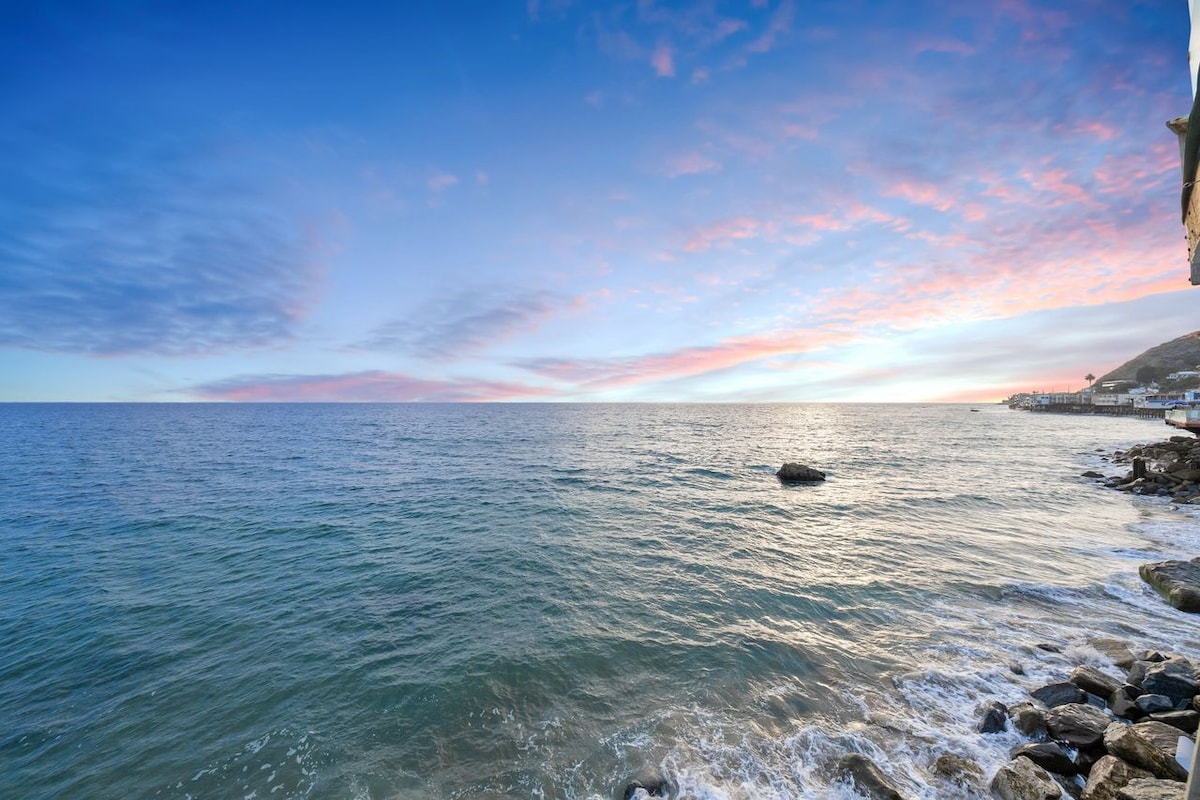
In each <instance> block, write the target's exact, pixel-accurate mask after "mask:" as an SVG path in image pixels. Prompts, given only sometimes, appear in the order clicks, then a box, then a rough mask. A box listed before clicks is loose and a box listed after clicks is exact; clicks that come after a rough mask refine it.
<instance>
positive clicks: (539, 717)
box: [0, 405, 1200, 798]
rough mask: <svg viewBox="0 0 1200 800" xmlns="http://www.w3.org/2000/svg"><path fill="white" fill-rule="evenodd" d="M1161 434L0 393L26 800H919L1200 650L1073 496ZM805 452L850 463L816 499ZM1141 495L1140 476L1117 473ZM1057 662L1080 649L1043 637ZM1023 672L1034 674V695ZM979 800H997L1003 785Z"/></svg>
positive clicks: (904, 417) (1184, 549)
mask: <svg viewBox="0 0 1200 800" xmlns="http://www.w3.org/2000/svg"><path fill="white" fill-rule="evenodd" d="M1167 432H1168V431H1167V430H1166V429H1165V428H1164V427H1163V426H1162V425H1161V424H1160V423H1153V422H1148V421H1143V420H1128V419H1103V418H1094V419H1093V418H1086V419H1085V418H1075V417H1066V416H1050V415H1033V414H1024V413H1020V412H1013V411H1009V410H1008V409H1005V408H1001V407H997V406H985V407H981V410H980V412H979V413H972V412H970V411H969V409H968V408H967V407H965V406H936V405H935V406H884V407H878V406H854V405H745V406H743V405H701V406H695V405H680V406H673V405H645V406H642V405H612V406H609V405H6V406H0V445H2V447H0V532H2V533H3V541H4V547H3V548H2V549H0V641H2V642H3V643H4V647H3V649H2V650H0V737H2V738H0V767H2V770H0V796H4V797H31V798H32V797H47V798H50V797H79V798H90V797H97V798H101V797H121V798H138V797H146V798H151V797H162V798H173V797H196V798H200V797H214V798H224V797H238V798H243V797H257V798H268V797H293V798H294V797H312V798H341V797H363V798H410V797H411V798H443V797H444V798H449V797H546V798H550V797H553V798H610V797H614V796H618V797H619V796H620V793H621V791H622V789H623V787H624V785H625V783H626V782H627V781H628V780H629V778H630V777H632V776H634V775H636V774H638V773H639V772H640V771H642V770H645V769H647V768H654V769H657V770H658V771H660V772H662V773H664V774H666V775H667V776H668V777H669V778H670V779H671V780H672V782H673V784H674V785H675V787H676V796H679V797H705V798H743V797H745V798H750V797H767V798H776V797H777V798H795V797H814V798H823V797H841V796H849V795H846V794H845V789H844V787H841V786H840V785H839V784H837V783H836V781H835V779H834V775H833V766H834V764H836V761H837V759H838V758H839V757H840V756H841V755H842V754H844V753H845V752H848V751H851V750H854V751H860V752H865V753H867V754H868V755H870V756H871V757H873V758H875V759H876V760H877V761H879V762H880V763H881V765H883V766H884V767H885V771H887V772H888V773H889V774H890V775H891V776H892V777H893V778H894V779H895V780H896V781H897V782H898V783H900V784H901V786H902V787H903V788H904V789H905V791H906V792H908V793H909V794H911V795H912V796H913V797H929V798H933V797H961V796H963V793H962V790H961V789H951V788H950V787H949V786H948V785H947V784H944V783H940V782H939V780H940V779H939V778H937V777H935V776H934V775H933V774H932V773H931V771H930V765H931V764H932V761H933V759H934V758H936V756H937V755H939V754H940V753H943V752H956V753H959V754H962V755H966V756H969V757H971V758H974V759H975V760H977V761H978V762H980V763H981V765H983V767H984V770H985V773H987V775H988V776H989V777H990V772H991V771H994V769H995V768H996V767H997V766H999V764H1000V763H1002V762H1003V761H1004V760H1006V754H1007V749H1008V748H1009V747H1010V746H1012V744H1014V743H1015V742H1016V739H1014V738H1010V737H1009V735H1008V734H1005V735H1001V736H993V737H984V736H980V735H978V734H975V733H973V725H974V722H975V719H976V713H977V707H978V706H979V705H980V704H981V703H982V702H985V701H986V700H989V699H992V698H999V699H1002V700H1012V699H1017V698H1019V697H1020V696H1022V695H1023V693H1024V692H1026V691H1027V690H1028V689H1029V688H1033V687H1035V686H1036V685H1040V684H1039V681H1044V680H1051V679H1053V680H1060V679H1063V678H1065V676H1066V674H1067V673H1068V672H1069V670H1070V668H1071V666H1073V665H1074V664H1075V663H1078V662H1079V661H1087V660H1092V661H1095V663H1097V664H1102V663H1103V662H1102V661H1100V660H1099V656H1098V655H1097V654H1095V652H1094V651H1092V650H1091V648H1090V647H1089V646H1088V645H1087V640H1088V639H1089V638H1091V637H1094V636H1099V635H1116V636H1120V637H1122V638H1124V639H1126V640H1127V641H1129V642H1130V643H1131V644H1133V645H1134V646H1159V647H1164V648H1170V647H1173V648H1177V649H1180V650H1182V651H1184V652H1188V653H1191V654H1193V655H1195V654H1197V653H1198V652H1200V649H1198V648H1200V624H1198V623H1197V622H1196V621H1194V620H1193V619H1191V618H1189V617H1187V616H1186V615H1182V614H1179V613H1178V612H1174V611H1173V610H1171V609H1169V608H1167V607H1165V606H1164V605H1163V604H1162V603H1161V602H1159V601H1158V600H1157V598H1155V597H1154V596H1153V595H1152V594H1151V593H1150V592H1149V591H1148V590H1147V589H1145V588H1144V587H1143V586H1142V585H1141V584H1140V582H1139V581H1138V580H1137V577H1136V568H1137V565H1138V564H1139V563H1141V562H1142V561H1145V560H1151V559H1154V558H1160V557H1167V556H1179V555H1189V556H1190V555H1194V554H1195V550H1196V549H1197V547H1200V524H1198V522H1197V519H1196V518H1195V517H1193V516H1188V515H1187V514H1186V513H1185V511H1183V510H1175V509H1172V508H1171V507H1169V506H1168V505H1167V504H1166V503H1165V502H1164V501H1158V500H1150V499H1140V498H1138V499H1135V498H1130V497H1128V496H1126V495H1123V494H1120V493H1116V492H1110V491H1104V490H1100V489H1098V488H1096V487H1095V486H1094V484H1092V483H1091V482H1089V481H1087V480H1085V479H1082V478H1080V477H1079V473H1080V472H1082V471H1083V470H1085V469H1089V468H1097V467H1100V468H1101V469H1102V471H1103V469H1105V468H1107V467H1106V465H1105V464H1103V462H1101V461H1100V456H1101V455H1102V453H1100V452H1098V451H1105V452H1111V451H1112V450H1113V449H1116V448H1118V447H1122V446H1126V445H1128V444H1130V443H1133V442H1138V441H1150V440H1153V439H1157V438H1162V437H1164V436H1165V435H1166V433H1167ZM785 460H799V461H804V462H806V463H809V464H812V465H814V466H817V467H819V468H821V469H824V470H826V471H827V472H828V474H829V480H828V481H827V482H826V483H824V484H820V485H816V486H802V487H785V486H782V485H780V484H779V482H778V481H777V480H776V479H775V477H774V475H773V472H774V470H775V469H776V468H777V467H778V466H779V464H780V463H782V462H783V461H785ZM1111 471H1112V472H1114V473H1115V472H1116V470H1115V469H1111ZM1042 642H1051V643H1055V644H1058V645H1060V646H1062V647H1063V648H1064V653H1063V654H1061V655H1056V654H1053V653H1047V652H1044V651H1041V650H1038V649H1037V648H1036V647H1034V645H1036V644H1038V643H1042ZM1014 662H1017V663H1021V664H1022V665H1023V666H1024V668H1025V671H1026V673H1027V674H1026V675H1024V676H1019V675H1015V674H1013V673H1012V672H1011V671H1010V670H1009V669H1008V665H1009V664H1010V663H1014ZM980 796H984V795H983V793H982V789H981V790H980Z"/></svg>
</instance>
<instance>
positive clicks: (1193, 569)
mask: <svg viewBox="0 0 1200 800" xmlns="http://www.w3.org/2000/svg"><path fill="white" fill-rule="evenodd" d="M1138 574H1139V575H1141V576H1142V580H1144V581H1145V582H1146V583H1148V584H1150V585H1151V586H1153V587H1154V590H1155V591H1157V592H1158V593H1159V594H1161V595H1162V596H1163V598H1164V599H1165V600H1166V601H1167V602H1168V603H1170V604H1171V605H1172V606H1174V607H1175V608H1177V609H1179V610H1180V611H1188V612H1192V613H1195V612H1197V611H1200V558H1193V559H1192V560H1191V561H1158V562H1155V563H1153V564H1142V565H1141V566H1140V567H1138Z"/></svg>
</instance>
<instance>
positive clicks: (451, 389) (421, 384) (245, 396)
mask: <svg viewBox="0 0 1200 800" xmlns="http://www.w3.org/2000/svg"><path fill="white" fill-rule="evenodd" d="M193 392H194V393H195V394H196V396H197V397H201V398H204V399H206V400H228V401H235V402H287V403H295V402H302V403H303V402H314V403H357V402H375V403H402V402H491V401H499V400H519V399H524V398H531V397H546V396H549V395H552V394H554V391H553V390H551V389H547V388H544V387H538V386H527V385H525V384H520V383H508V382H504V381H484V380H455V379H451V380H431V379H425V378H416V377H413V376H411V375H405V374H403V373H399V372H385V371H380V370H371V371H367V372H353V373H346V374H341V375H249V376H244V377H238V378H229V379H227V380H223V381H215V382H213V383H207V384H203V385H201V386H197V387H195V388H194V389H193Z"/></svg>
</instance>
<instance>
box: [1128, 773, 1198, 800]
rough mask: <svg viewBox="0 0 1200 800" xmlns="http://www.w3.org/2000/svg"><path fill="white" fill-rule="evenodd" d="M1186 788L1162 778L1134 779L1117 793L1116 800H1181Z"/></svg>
mask: <svg viewBox="0 0 1200 800" xmlns="http://www.w3.org/2000/svg"><path fill="white" fill-rule="evenodd" d="M1185 791H1187V789H1186V787H1185V786H1184V785H1183V784H1182V783H1180V782H1179V781H1168V780H1163V779H1162V778H1134V779H1133V780H1131V781H1130V782H1129V783H1127V784H1125V786H1124V787H1123V788H1121V789H1120V791H1118V792H1117V800H1183V793H1184V792H1185Z"/></svg>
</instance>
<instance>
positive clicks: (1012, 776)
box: [991, 756, 1062, 800]
mask: <svg viewBox="0 0 1200 800" xmlns="http://www.w3.org/2000/svg"><path fill="white" fill-rule="evenodd" d="M991 789H992V794H993V795H995V796H996V797H999V798H1000V800H1058V799H1059V798H1060V797H1062V787H1060V786H1059V785H1058V784H1057V783H1055V781H1054V779H1053V778H1051V777H1050V773H1049V772H1046V770H1044V769H1042V768H1041V767H1039V766H1038V765H1037V764H1035V763H1033V762H1032V761H1030V760H1029V759H1028V758H1025V757H1024V756H1022V757H1021V758H1016V759H1013V760H1012V761H1010V762H1008V763H1007V764H1005V765H1004V766H1003V767H1001V768H1000V769H999V770H998V771H997V772H996V775H995V777H993V778H992V785H991Z"/></svg>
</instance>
